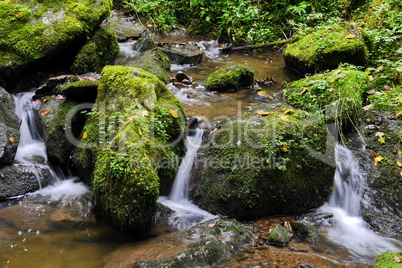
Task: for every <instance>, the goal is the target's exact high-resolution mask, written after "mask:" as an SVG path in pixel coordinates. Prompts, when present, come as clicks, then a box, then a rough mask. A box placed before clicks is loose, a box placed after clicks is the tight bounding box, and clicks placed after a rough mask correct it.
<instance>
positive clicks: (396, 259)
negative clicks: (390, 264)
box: [394, 256, 402, 263]
mask: <svg viewBox="0 0 402 268" xmlns="http://www.w3.org/2000/svg"><path fill="white" fill-rule="evenodd" d="M394 261H396V262H397V263H400V262H402V261H401V259H400V258H399V257H398V256H394Z"/></svg>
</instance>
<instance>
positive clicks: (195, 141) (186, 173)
mask: <svg viewBox="0 0 402 268" xmlns="http://www.w3.org/2000/svg"><path fill="white" fill-rule="evenodd" d="M203 133H204V132H203V130H202V129H201V128H196V130H195V133H194V134H193V135H189V136H187V137H186V149H187V151H186V155H185V156H184V158H183V159H182V161H181V163H180V166H179V169H178V171H177V174H176V177H175V179H174V183H173V188H172V191H171V193H170V195H169V197H163V196H162V197H160V198H159V200H158V202H159V203H161V204H163V205H165V206H167V207H169V208H170V209H172V210H173V211H174V213H173V215H172V216H171V217H170V218H169V224H170V225H171V226H173V227H175V228H177V229H186V228H189V227H191V226H193V225H195V224H197V223H200V222H203V221H206V220H209V219H213V218H215V216H214V215H212V214H210V213H208V212H207V211H205V210H202V209H200V208H199V207H197V206H196V205H194V204H193V203H192V202H191V200H189V193H188V186H189V180H190V173H191V170H192V167H193V164H194V159H195V156H196V154H197V151H198V148H199V147H200V145H201V142H202V135H203Z"/></svg>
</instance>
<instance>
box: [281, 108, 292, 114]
mask: <svg viewBox="0 0 402 268" xmlns="http://www.w3.org/2000/svg"><path fill="white" fill-rule="evenodd" d="M293 112H294V110H292V109H286V110H285V111H284V112H283V113H284V114H292V113H293Z"/></svg>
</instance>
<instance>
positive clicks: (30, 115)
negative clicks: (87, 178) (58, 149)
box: [14, 92, 90, 213]
mask: <svg viewBox="0 0 402 268" xmlns="http://www.w3.org/2000/svg"><path fill="white" fill-rule="evenodd" d="M34 94H35V93H33V92H24V93H18V94H17V95H15V96H14V101H15V110H16V114H17V116H18V117H19V118H20V119H21V126H20V142H19V145H18V149H17V153H16V157H15V161H16V162H17V164H19V165H24V166H25V167H27V168H28V169H29V170H30V171H31V172H33V173H34V174H35V175H36V177H37V179H38V182H39V185H40V181H41V180H40V178H39V176H41V173H40V172H38V170H37V168H38V167H40V168H42V169H48V170H49V173H50V176H51V178H49V181H50V183H51V185H49V186H48V187H46V188H43V189H42V186H41V185H40V189H39V190H38V191H36V192H34V193H32V194H30V195H31V196H32V195H42V196H47V197H48V198H49V201H50V202H61V203H62V204H63V205H67V204H69V205H71V202H74V203H75V204H76V205H78V206H81V205H82V204H81V203H80V202H81V201H80V202H77V201H78V200H79V199H81V198H82V197H84V199H85V200H86V201H85V200H84V202H89V200H90V198H88V197H87V196H88V195H90V190H89V188H88V187H87V186H85V185H84V184H83V183H76V182H75V181H76V179H77V178H68V179H66V178H65V176H64V174H63V173H62V171H61V170H60V171H59V172H57V173H56V172H55V170H54V169H53V168H51V167H50V166H49V163H48V158H47V153H46V146H45V143H44V141H43V139H42V137H41V136H40V134H39V131H38V127H37V124H36V119H35V111H34V102H33V101H32V97H33V95H34ZM72 200H74V201H72ZM80 204H81V205H80ZM86 207H88V206H86ZM78 209H79V208H78ZM85 213H86V212H85Z"/></svg>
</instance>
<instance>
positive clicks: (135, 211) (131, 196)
mask: <svg viewBox="0 0 402 268" xmlns="http://www.w3.org/2000/svg"><path fill="white" fill-rule="evenodd" d="M172 111H174V112H175V113H178V114H179V115H180V116H179V117H175V116H173V115H172ZM175 113H173V114H175ZM185 118H186V117H185V114H184V111H183V108H182V106H181V104H180V102H179V101H178V100H177V99H175V98H174V96H173V95H172V93H170V92H169V91H168V89H167V88H166V86H165V85H164V84H163V83H162V82H161V81H160V80H159V79H158V78H157V77H156V76H154V75H152V74H150V73H148V72H146V71H143V70H141V69H138V68H131V67H123V66H106V67H105V68H104V69H103V71H102V74H101V84H100V86H99V88H98V97H97V100H96V103H95V108H94V109H93V111H92V112H90V113H89V118H88V121H87V123H86V125H85V128H84V132H83V142H84V143H85V144H88V145H89V144H91V143H92V144H93V146H94V148H92V149H80V150H79V151H78V152H77V156H76V157H75V159H76V160H78V161H83V162H82V163H79V164H80V165H82V166H89V167H91V166H92V163H91V162H90V161H88V160H87V159H90V158H87V156H88V155H93V158H92V159H94V163H95V165H94V172H93V177H92V186H93V193H94V205H95V207H96V208H97V209H98V210H99V211H100V212H101V213H102V214H104V215H105V216H106V217H107V218H108V219H109V220H110V221H112V222H113V223H114V224H115V225H116V226H118V227H119V228H120V229H121V230H123V231H132V232H137V233H139V234H141V233H143V234H146V233H147V231H148V230H149V227H150V223H151V221H152V219H153V216H154V214H155V212H156V200H157V198H158V196H159V183H160V178H161V180H164V181H168V180H170V181H171V180H172V179H173V178H174V174H175V173H176V171H177V163H178V162H179V161H178V157H179V155H180V154H181V153H182V152H183V139H182V138H183V136H182V134H183V133H184V125H185V124H184V123H185ZM85 144H84V147H85Z"/></svg>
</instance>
